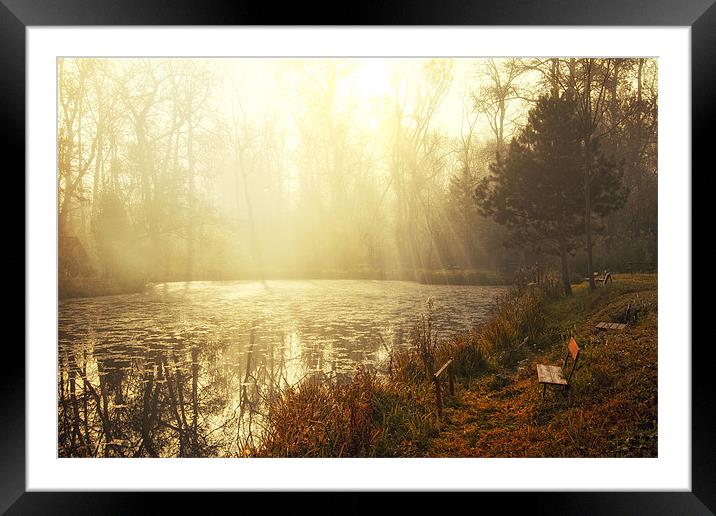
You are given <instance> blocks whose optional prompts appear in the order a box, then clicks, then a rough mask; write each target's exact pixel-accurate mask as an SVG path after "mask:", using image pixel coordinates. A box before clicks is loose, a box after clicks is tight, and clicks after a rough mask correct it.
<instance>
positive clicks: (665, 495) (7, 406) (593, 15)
mask: <svg viewBox="0 0 716 516" xmlns="http://www.w3.org/2000/svg"><path fill="white" fill-rule="evenodd" d="M316 5H317V6H316V7H315V8H311V7H310V6H308V5H306V4H304V3H296V4H287V5H286V6H281V7H280V8H277V7H276V6H275V5H273V4H270V3H265V2H264V3H262V2H251V3H249V2H236V3H234V4H231V6H230V7H227V5H225V4H220V3H212V2H198V1H192V0H160V1H150V0H142V1H138V0H123V1H122V2H117V1H111V0H95V1H92V0H55V1H53V0H0V60H2V68H0V70H1V71H0V113H1V118H0V119H1V120H2V125H1V129H0V147H2V149H3V151H4V152H3V153H2V155H3V156H14V157H16V158H17V161H16V162H15V163H16V165H15V168H14V169H13V170H19V169H20V168H21V169H22V170H24V167H25V154H24V144H23V142H24V136H25V56H26V54H25V30H26V28H27V27H31V26H65V25H100V26H108V25H192V26H199V25H283V24H291V25H294V24H295V25H317V24H326V25H344V24H350V25H503V26H509V25H518V26H519V25H577V26H582V25H584V26H587V25H592V26H594V25H604V26H611V25H615V26H632V25H634V26H644V25H647V26H648V25H651V26H689V27H691V45H692V47H691V52H692V53H691V71H692V106H693V108H692V162H693V163H706V162H707V161H706V159H707V157H708V156H709V155H710V154H712V153H711V152H710V148H709V147H710V146H711V139H710V134H709V127H710V124H712V123H713V120H714V119H716V117H714V115H716V110H715V108H714V106H715V105H716V103H715V102H714V92H716V71H715V68H716V67H715V66H714V65H716V62H715V59H714V56H716V5H715V4H714V0H601V1H587V0H571V1H563V0H541V1H531V2H530V1H527V0H489V1H481V2H465V1H460V0H441V1H437V0H431V1H429V2H415V1H409V0H400V1H393V2H390V3H387V2H381V3H379V2H372V1H370V2H355V3H351V5H350V6H347V5H344V4H341V3H336V4H335V5H334V6H333V7H331V6H326V5H320V4H316ZM318 5H320V7H319V6H318ZM3 164H4V165H5V166H3V168H4V169H5V170H6V173H8V174H9V173H10V170H11V168H10V167H9V166H7V165H6V163H3ZM690 173H691V172H690V171H685V180H686V179H688V177H689V174H690ZM14 175H15V176H17V177H19V174H16V173H15V174H14ZM692 176H693V175H692ZM21 188H22V189H23V190H24V182H23V186H22V187H21ZM6 220H7V219H6ZM689 251H690V250H689ZM25 259H27V257H25ZM16 260H17V258H16V255H15V259H14V260H11V261H16ZM49 292H54V291H53V290H52V289H51V288H50V289H48V293H49ZM5 344H6V348H8V349H7V351H6V353H7V355H6V358H5V360H9V361H12V363H13V364H19V365H18V366H15V365H14V366H13V368H6V371H5V372H4V375H3V379H2V384H3V390H2V396H1V397H0V408H1V412H0V414H2V420H3V423H2V425H0V432H1V435H2V438H1V439H0V465H1V467H0V512H5V511H7V513H8V514H26V513H31V514H34V513H40V514H83V513H93V514H101V513H105V512H106V513H123V514H126V513H128V512H129V511H130V510H131V511H132V512H135V511H137V512H141V509H140V508H141V507H147V509H148V508H149V507H148V506H146V505H145V503H146V497H147V495H140V494H137V493H126V492H111V493H97V492H94V493H79V492H43V493H40V492H26V484H25V479H26V465H25V455H26V453H25V446H26V442H25V389H26V383H25V382H26V378H25V353H24V350H23V349H22V347H20V346H19V345H13V346H10V342H6V343H5ZM690 344H692V343H680V345H684V346H686V345H690ZM709 345H710V344H709ZM9 348H13V349H9ZM697 351H698V352H699V353H702V351H701V350H700V349H697V348H696V347H692V356H695V355H696V352H697ZM701 356H703V355H701V354H700V357H701ZM712 367H713V363H712V362H711V361H709V360H706V359H701V358H700V359H699V360H694V361H693V362H692V422H693V431H692V457H691V467H692V476H691V480H692V491H691V492H618V493H616V492H610V493H600V492H584V493H575V492H569V493H564V492H563V493H538V492H532V493H520V494H517V493H510V494H509V495H507V496H509V497H510V503H511V504H514V503H515V502H516V503H518V504H519V505H522V504H525V505H526V506H527V507H528V508H529V510H530V513H532V512H537V513H540V512H549V513H552V514H554V513H563V512H564V513H572V512H579V513H586V514H713V513H714V511H716V489H714V486H716V459H715V458H716V446H715V445H714V441H715V439H714V437H715V436H716V435H715V434H716V432H715V431H714V430H715V427H714V422H713V416H712V414H713V413H714V412H716V407H715V403H714V398H713V396H712V394H711V393H712V389H711V388H710V387H711V384H710V374H712V373H711V369H712ZM476 494H478V496H479V497H480V500H479V501H478V502H477V503H479V504H482V503H484V502H485V501H488V500H487V499H488V498H498V499H497V500H494V501H496V502H498V503H499V502H500V501H503V502H504V500H500V499H499V498H501V497H502V498H504V497H505V496H506V495H505V494H499V493H476ZM150 496H152V497H157V496H162V501H161V503H162V504H163V505H164V509H165V510H171V508H172V506H176V507H182V506H185V505H186V503H187V500H186V497H185V496H182V495H177V494H176V493H175V494H172V495H171V496H163V495H162V494H156V495H150ZM204 496H206V495H204ZM239 496H246V494H245V493H243V494H239ZM457 503H459V502H457ZM470 503H471V504H474V503H475V502H474V501H472V502H470Z"/></svg>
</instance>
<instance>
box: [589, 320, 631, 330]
mask: <svg viewBox="0 0 716 516" xmlns="http://www.w3.org/2000/svg"><path fill="white" fill-rule="evenodd" d="M626 327H627V325H626V324H624V323H618V322H599V323H597V324H596V326H595V327H594V329H595V330H599V331H607V330H617V331H622V330H624V329H626Z"/></svg>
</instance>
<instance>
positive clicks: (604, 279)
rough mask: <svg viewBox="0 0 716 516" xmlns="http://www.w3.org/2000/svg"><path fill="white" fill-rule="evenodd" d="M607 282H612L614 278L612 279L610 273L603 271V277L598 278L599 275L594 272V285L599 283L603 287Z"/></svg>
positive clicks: (586, 279) (585, 279) (587, 279)
mask: <svg viewBox="0 0 716 516" xmlns="http://www.w3.org/2000/svg"><path fill="white" fill-rule="evenodd" d="M584 281H589V278H584ZM609 281H611V282H614V278H612V273H611V272H609V271H606V270H605V271H604V275H603V276H599V273H598V272H596V271H595V272H594V282H595V283H601V284H603V285H606V284H607V282H609Z"/></svg>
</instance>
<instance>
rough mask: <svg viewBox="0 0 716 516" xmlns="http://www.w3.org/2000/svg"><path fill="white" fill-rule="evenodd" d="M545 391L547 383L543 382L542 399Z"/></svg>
mask: <svg viewBox="0 0 716 516" xmlns="http://www.w3.org/2000/svg"><path fill="white" fill-rule="evenodd" d="M546 392H547V384H546V383H545V384H543V386H542V399H544V395H545V393H546Z"/></svg>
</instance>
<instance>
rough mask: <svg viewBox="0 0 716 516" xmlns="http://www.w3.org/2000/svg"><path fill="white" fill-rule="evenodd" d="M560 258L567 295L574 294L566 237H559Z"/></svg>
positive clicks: (563, 284) (563, 285)
mask: <svg viewBox="0 0 716 516" xmlns="http://www.w3.org/2000/svg"><path fill="white" fill-rule="evenodd" d="M559 259H560V262H561V266H562V288H563V290H564V295H565V296H571V295H572V284H571V281H570V279H569V255H568V254H567V244H566V242H565V241H564V237H560V239H559Z"/></svg>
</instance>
